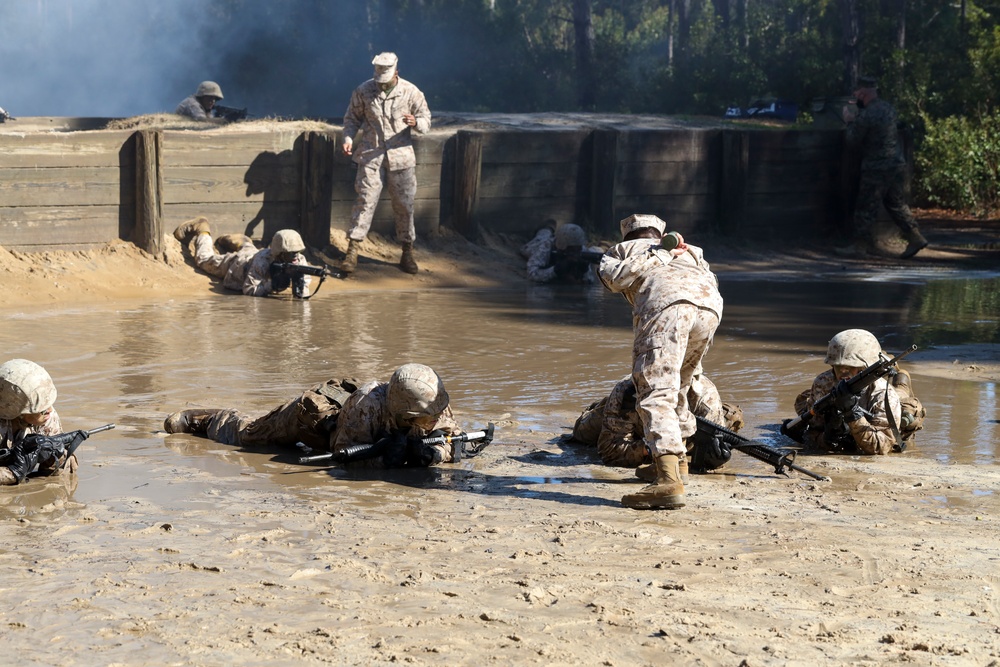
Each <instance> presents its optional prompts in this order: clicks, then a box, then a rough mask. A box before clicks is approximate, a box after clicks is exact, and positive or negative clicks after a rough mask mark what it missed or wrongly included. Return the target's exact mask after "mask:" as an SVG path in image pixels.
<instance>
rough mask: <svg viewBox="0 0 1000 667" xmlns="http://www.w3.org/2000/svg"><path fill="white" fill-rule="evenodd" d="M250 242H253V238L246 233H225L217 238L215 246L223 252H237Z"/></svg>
mask: <svg viewBox="0 0 1000 667" xmlns="http://www.w3.org/2000/svg"><path fill="white" fill-rule="evenodd" d="M248 244H253V239H251V238H250V237H249V236H247V235H246V234H224V235H222V236H220V237H219V238H217V239H215V248H216V249H217V250H218V251H219V252H221V253H227V252H236V251H237V250H239V249H240V248H242V247H243V246H245V245H248Z"/></svg>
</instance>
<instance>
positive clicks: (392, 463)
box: [379, 429, 407, 468]
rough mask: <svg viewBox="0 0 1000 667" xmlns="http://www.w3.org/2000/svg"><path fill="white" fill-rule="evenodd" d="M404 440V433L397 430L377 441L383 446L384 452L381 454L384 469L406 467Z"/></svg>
mask: <svg viewBox="0 0 1000 667" xmlns="http://www.w3.org/2000/svg"><path fill="white" fill-rule="evenodd" d="M406 440H407V438H406V431H404V430H402V429H399V430H396V431H392V432H391V433H389V435H387V436H385V437H384V438H382V440H380V441H379V442H380V443H384V444H385V450H384V451H383V453H382V465H384V466H385V467H386V468H405V467H406V453H407V452H406V449H407V447H406V445H407V443H406Z"/></svg>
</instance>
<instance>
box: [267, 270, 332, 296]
mask: <svg viewBox="0 0 1000 667" xmlns="http://www.w3.org/2000/svg"><path fill="white" fill-rule="evenodd" d="M280 273H284V274H285V275H287V276H289V277H291V279H292V296H294V297H295V298H296V299H309V298H311V297H312V296H313V295H315V294H316V292H318V291H319V288H320V287H322V285H323V281H324V280H326V279H327V276H333V277H334V278H343V277H344V274H343V273H341V272H340V271H334V270H333V269H331V268H330V267H328V266H310V265H309V264H292V263H291V262H272V263H271V275H272V276H274V275H275V274H280ZM301 276H319V284H318V285H316V289H314V290H313V291H312V294H309V295H308V296H306V294H305V284H304V281H296V280H295V279H296V278H299V277H301Z"/></svg>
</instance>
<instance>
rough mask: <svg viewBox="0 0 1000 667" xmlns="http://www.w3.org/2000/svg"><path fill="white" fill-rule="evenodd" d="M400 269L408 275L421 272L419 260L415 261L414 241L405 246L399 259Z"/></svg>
mask: <svg viewBox="0 0 1000 667" xmlns="http://www.w3.org/2000/svg"><path fill="white" fill-rule="evenodd" d="M399 268H400V269H401V270H403V271H405V272H406V273H416V272H417V271H419V270H420V267H418V266H417V260H415V259H413V241H407V242H406V243H404V244H403V255H402V257H400V258H399Z"/></svg>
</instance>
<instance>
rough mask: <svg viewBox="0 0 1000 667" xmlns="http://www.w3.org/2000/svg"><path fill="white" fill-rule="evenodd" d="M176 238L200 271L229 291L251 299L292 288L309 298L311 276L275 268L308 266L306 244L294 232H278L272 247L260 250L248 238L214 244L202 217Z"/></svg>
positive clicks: (187, 224) (238, 236) (241, 236)
mask: <svg viewBox="0 0 1000 667" xmlns="http://www.w3.org/2000/svg"><path fill="white" fill-rule="evenodd" d="M174 238H176V239H177V240H178V241H180V242H181V245H182V247H185V248H190V249H191V250H192V252H193V255H194V262H195V265H197V267H198V268H199V269H201V270H202V271H204V272H205V273H207V274H208V275H210V276H214V277H216V278H221V279H222V286H223V287H225V288H226V289H230V290H233V291H237V292H242V293H243V294H246V295H247V296H268V295H270V294H272V293H280V292H283V291H285V290H287V289H288V288H289V287H291V288H292V293H293V294H295V295H296V296H305V295H308V292H309V276H306V275H297V276H291V275H289V274H288V273H287V271H282V270H280V269H279V268H278V267H277V266H275V265H276V264H277V265H279V266H280V264H283V263H287V264H300V265H305V264H306V263H307V262H306V259H305V257H304V256H303V255H302V251H303V250H305V248H306V246H305V243H303V242H302V236H301V235H299V233H298V232H297V231H295V230H294V229H282V230H280V231H278V232H275V234H274V236H273V237H272V238H271V244H270V245H269V246H268V247H267V248H264V249H262V250H257V247H256V246H255V245H254V244H253V240H252V239H251V238H250V237H249V236H246V235H244V234H226V235H225V236H220V237H219V238H217V239H216V240H215V242H214V243H213V242H212V229H211V226H210V225H209V223H208V219H207V218H204V217H199V218H195V219H194V220H188V221H187V222H185V223H184V224H182V225H180V226H179V227H177V229H175V230H174ZM220 251H221V252H220Z"/></svg>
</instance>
